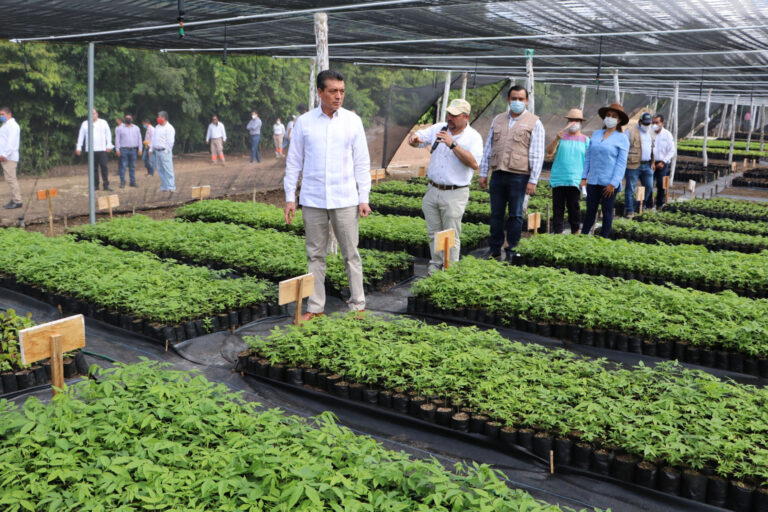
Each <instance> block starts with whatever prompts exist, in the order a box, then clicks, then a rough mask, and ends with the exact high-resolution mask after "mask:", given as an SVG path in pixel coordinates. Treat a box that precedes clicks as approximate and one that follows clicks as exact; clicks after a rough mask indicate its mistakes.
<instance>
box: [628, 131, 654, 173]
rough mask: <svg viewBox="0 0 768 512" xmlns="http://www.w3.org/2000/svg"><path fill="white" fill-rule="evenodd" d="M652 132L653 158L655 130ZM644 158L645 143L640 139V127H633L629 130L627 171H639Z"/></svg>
mask: <svg viewBox="0 0 768 512" xmlns="http://www.w3.org/2000/svg"><path fill="white" fill-rule="evenodd" d="M649 131H650V132H651V158H653V149H654V145H655V144H656V137H654V133H653V130H650V129H649ZM642 158H643V142H642V140H641V139H640V127H639V126H638V125H633V126H632V128H629V155H628V156H627V169H637V168H638V167H640V162H642Z"/></svg>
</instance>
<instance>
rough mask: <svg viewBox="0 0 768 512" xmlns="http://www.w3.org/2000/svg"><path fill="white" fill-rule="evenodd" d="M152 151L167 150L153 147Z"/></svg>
mask: <svg viewBox="0 0 768 512" xmlns="http://www.w3.org/2000/svg"><path fill="white" fill-rule="evenodd" d="M152 151H165V148H152Z"/></svg>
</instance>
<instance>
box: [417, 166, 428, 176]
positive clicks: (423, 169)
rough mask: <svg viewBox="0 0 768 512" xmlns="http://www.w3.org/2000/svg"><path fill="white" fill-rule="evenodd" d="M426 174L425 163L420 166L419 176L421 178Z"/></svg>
mask: <svg viewBox="0 0 768 512" xmlns="http://www.w3.org/2000/svg"><path fill="white" fill-rule="evenodd" d="M426 175H427V168H426V167H424V166H423V165H421V166H419V171H418V173H417V176H418V177H419V178H421V177H423V176H426Z"/></svg>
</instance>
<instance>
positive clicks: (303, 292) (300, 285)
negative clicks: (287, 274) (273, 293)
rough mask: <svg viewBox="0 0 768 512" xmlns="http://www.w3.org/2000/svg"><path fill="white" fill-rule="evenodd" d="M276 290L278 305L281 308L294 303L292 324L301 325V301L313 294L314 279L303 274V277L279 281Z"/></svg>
mask: <svg viewBox="0 0 768 512" xmlns="http://www.w3.org/2000/svg"><path fill="white" fill-rule="evenodd" d="M278 290H279V297H278V301H277V302H278V304H280V305H281V306H283V305H285V304H289V303H291V302H295V303H296V313H294V315H293V323H294V324H296V325H299V324H300V323H301V301H302V300H303V299H304V298H305V297H309V296H311V295H312V294H313V293H315V277H314V276H313V275H312V274H304V275H303V276H298V277H293V278H291V279H286V280H285V281H280V283H279V285H278Z"/></svg>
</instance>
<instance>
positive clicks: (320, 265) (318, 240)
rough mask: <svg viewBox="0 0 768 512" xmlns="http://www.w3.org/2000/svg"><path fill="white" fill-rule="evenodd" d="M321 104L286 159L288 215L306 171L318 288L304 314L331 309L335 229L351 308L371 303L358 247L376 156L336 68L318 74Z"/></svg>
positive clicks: (305, 118) (298, 131)
mask: <svg viewBox="0 0 768 512" xmlns="http://www.w3.org/2000/svg"><path fill="white" fill-rule="evenodd" d="M317 94H318V96H319V97H320V106H319V107H317V108H316V109H314V110H310V111H309V112H307V113H306V114H303V115H301V116H300V117H299V118H298V119H297V120H296V124H295V125H294V127H293V131H292V133H291V145H290V146H289V150H288V157H287V158H286V165H285V179H284V183H283V184H284V187H285V201H286V202H285V221H286V222H287V223H288V224H290V223H291V222H292V221H293V217H294V215H295V213H296V185H297V182H298V180H299V174H301V176H302V182H301V196H300V197H299V203H300V204H301V206H302V208H303V212H304V231H305V236H306V244H307V260H308V266H309V272H311V273H312V274H313V275H314V277H315V292H314V294H313V295H312V296H311V297H310V298H309V303H308V304H307V313H305V314H304V316H303V317H302V320H310V319H312V318H314V317H316V316H320V315H322V314H323V311H324V309H325V257H326V255H327V254H328V239H329V236H330V230H329V226H328V223H329V221H330V224H331V225H332V226H333V233H334V235H335V236H336V239H337V240H338V242H339V248H340V249H341V255H342V257H343V258H344V266H345V268H346V269H347V279H348V280H349V291H350V298H349V301H348V305H349V308H350V309H351V310H356V311H362V310H364V309H365V293H364V291H363V264H362V261H361V260H360V254H359V253H358V252H357V242H358V221H359V218H360V217H367V216H368V214H370V213H371V208H370V206H368V195H369V193H370V191H371V172H370V171H371V160H370V157H369V155H368V144H367V142H366V139H365V131H364V130H363V122H362V120H361V119H360V117H358V116H357V114H355V113H353V112H350V111H349V110H346V109H343V108H341V104H342V103H343V102H344V76H343V75H342V74H341V73H339V72H337V71H332V70H325V71H322V72H321V73H320V74H319V75H317Z"/></svg>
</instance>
